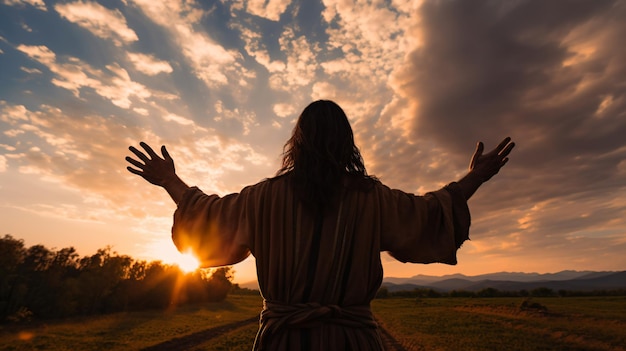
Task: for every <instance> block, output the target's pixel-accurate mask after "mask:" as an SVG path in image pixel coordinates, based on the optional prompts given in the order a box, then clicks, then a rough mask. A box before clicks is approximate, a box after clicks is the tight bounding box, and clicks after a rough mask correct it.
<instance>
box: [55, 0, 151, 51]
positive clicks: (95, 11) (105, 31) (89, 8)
mask: <svg viewBox="0 0 626 351" xmlns="http://www.w3.org/2000/svg"><path fill="white" fill-rule="evenodd" d="M54 9H55V10H56V11H57V12H58V13H59V14H60V15H61V17H63V18H65V19H66V20H68V21H70V22H72V23H76V24H78V25H79V26H81V27H83V28H85V29H87V30H88V31H89V32H91V33H92V34H93V35H95V36H97V37H99V38H102V39H108V40H112V41H113V43H115V45H116V46H121V45H123V44H129V43H132V42H134V41H137V40H139V38H138V37H137V34H136V33H135V31H133V30H132V29H130V28H129V27H128V25H127V23H126V18H124V15H122V13H121V12H120V11H119V10H117V9H115V10H111V9H108V8H106V7H104V6H102V5H100V4H98V3H95V2H91V1H76V2H72V3H65V4H56V5H55V6H54Z"/></svg>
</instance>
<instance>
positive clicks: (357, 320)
mask: <svg viewBox="0 0 626 351" xmlns="http://www.w3.org/2000/svg"><path fill="white" fill-rule="evenodd" d="M260 322H261V326H260V328H259V332H258V333H257V337H256V340H255V347H254V349H255V350H262V349H263V347H264V342H263V341H264V339H265V337H266V335H273V334H276V333H278V332H279V331H281V330H282V329H283V328H307V327H313V326H315V325H316V324H318V323H330V324H338V325H341V326H345V327H350V328H373V329H375V328H377V327H378V325H377V324H376V321H375V320H374V316H373V315H372V310H371V309H370V307H369V306H368V305H357V306H337V305H322V304H320V303H317V302H309V303H299V304H285V303H282V302H275V301H267V300H264V301H263V311H262V312H261V321H260Z"/></svg>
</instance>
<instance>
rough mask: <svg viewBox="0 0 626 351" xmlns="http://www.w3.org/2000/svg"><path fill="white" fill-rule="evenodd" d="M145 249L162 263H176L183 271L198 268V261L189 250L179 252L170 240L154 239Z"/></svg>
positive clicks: (186, 271) (188, 271) (187, 271)
mask: <svg viewBox="0 0 626 351" xmlns="http://www.w3.org/2000/svg"><path fill="white" fill-rule="evenodd" d="M146 251H147V252H150V253H151V256H153V257H155V258H156V259H157V260H159V261H162V262H163V263H167V264H173V265H177V266H178V267H179V268H180V270H181V271H183V272H185V273H190V272H193V271H195V270H196V269H198V268H200V261H198V259H197V258H196V257H195V256H194V255H193V254H192V253H191V251H186V252H182V253H181V252H179V251H178V250H177V249H176V246H174V244H173V243H172V242H171V240H167V239H163V240H157V241H154V242H152V243H151V244H150V245H149V246H148V248H147V250H146Z"/></svg>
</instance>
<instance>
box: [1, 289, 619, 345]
mask: <svg viewBox="0 0 626 351" xmlns="http://www.w3.org/2000/svg"><path fill="white" fill-rule="evenodd" d="M523 301H524V298H431V299H428V298H423V299H415V298H398V299H395V298H394V299H380V300H374V302H373V305H372V307H373V310H374V313H375V314H376V317H377V318H378V320H379V322H380V324H381V326H382V327H384V328H385V329H386V330H388V331H389V332H390V333H391V334H392V335H393V336H394V337H395V338H396V339H397V340H398V341H399V342H400V344H402V346H403V347H404V348H405V349H406V350H450V351H452V350H454V351H464V350H490V351H491V350H517V351H525V350H615V351H619V350H622V351H624V350H626V349H625V345H626V333H625V332H624V331H625V330H626V297H568V298H533V299H532V300H531V302H532V303H537V304H538V306H536V307H545V308H546V309H547V310H542V309H541V308H534V309H533V308H531V309H522V308H520V306H521V304H522V302H523ZM260 308H261V299H260V297H258V296H229V298H228V299H227V300H226V301H225V302H221V303H214V304H204V305H200V306H194V307H185V308H179V309H177V310H174V311H169V312H158V311H148V312H135V313H122V314H112V315H107V316H98V317H91V318H84V319H72V320H66V321H57V322H48V323H46V324H41V325H39V326H28V327H22V328H15V327H6V326H5V327H0V350H107V351H115V350H142V349H146V350H152V351H155V350H159V351H163V350H180V349H184V350H192V351H201V350H206V351H209V350H211V351H212V350H215V351H217V350H232V351H239V350H241V351H243V350H250V348H251V346H252V343H253V341H254V337H255V333H256V329H257V323H256V322H254V321H251V319H254V318H256V317H257V316H258V313H259V311H260ZM238 321H247V322H245V323H243V324H242V325H241V326H238V325H236V323H234V322H238ZM222 328H223V329H222ZM207 331H208V332H210V333H211V334H210V336H211V337H212V338H211V339H210V340H207V339H206V337H207V335H208V334H207ZM181 345H183V346H184V347H183V346H181Z"/></svg>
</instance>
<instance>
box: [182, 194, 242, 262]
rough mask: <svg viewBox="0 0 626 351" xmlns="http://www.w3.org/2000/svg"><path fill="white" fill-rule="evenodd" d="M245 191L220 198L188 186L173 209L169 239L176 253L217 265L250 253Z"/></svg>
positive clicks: (234, 260) (240, 259)
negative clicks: (187, 253) (186, 253)
mask: <svg viewBox="0 0 626 351" xmlns="http://www.w3.org/2000/svg"><path fill="white" fill-rule="evenodd" d="M248 195H249V194H248V192H247V191H246V189H244V190H242V192H241V193H239V194H230V195H226V196H224V197H219V196H217V195H206V194H204V193H203V192H202V191H201V190H200V189H198V188H197V187H192V188H190V189H188V190H187V191H186V192H185V193H184V194H183V197H182V199H181V201H180V203H179V204H178V208H177V209H176V211H175V212H174V224H173V226H172V240H173V241H174V244H175V245H176V247H177V248H178V250H179V251H180V252H187V251H189V250H191V252H192V253H193V254H194V256H196V257H197V258H198V260H199V261H200V265H201V266H202V267H218V266H226V265H231V264H235V263H238V262H241V261H243V260H244V259H245V258H246V257H248V255H250V250H249V245H248V228H249V218H248V217H247V215H246V212H247V211H246V205H247V201H246V200H247V198H248Z"/></svg>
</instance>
